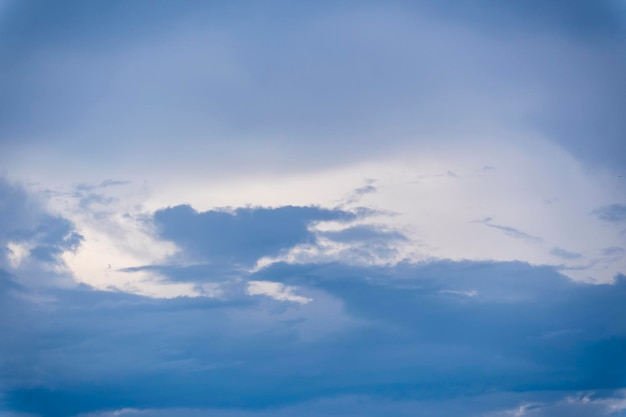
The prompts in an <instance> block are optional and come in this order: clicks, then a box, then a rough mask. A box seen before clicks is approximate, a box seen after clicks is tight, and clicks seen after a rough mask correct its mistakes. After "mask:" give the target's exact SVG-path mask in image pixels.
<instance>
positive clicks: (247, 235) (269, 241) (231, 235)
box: [154, 206, 356, 265]
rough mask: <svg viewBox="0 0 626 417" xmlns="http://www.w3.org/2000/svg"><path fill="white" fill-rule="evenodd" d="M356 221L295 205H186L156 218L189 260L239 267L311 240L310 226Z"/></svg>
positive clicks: (165, 235) (342, 214)
mask: <svg viewBox="0 0 626 417" xmlns="http://www.w3.org/2000/svg"><path fill="white" fill-rule="evenodd" d="M355 218H356V215H355V214H353V213H350V212H346V211H341V210H337V209H335V210H329V209H322V208H319V207H295V206H285V207H278V208H275V209H271V208H238V209H235V210H233V211H232V212H228V211H225V210H224V211H219V210H209V211H205V212H197V211H195V210H194V209H193V208H191V207H190V206H176V207H170V208H166V209H162V210H159V211H157V212H156V213H155V214H154V222H155V224H156V225H157V228H158V230H159V233H160V236H161V237H162V238H163V239H167V240H171V241H173V242H174V243H176V244H177V245H180V246H182V247H184V248H185V250H186V253H187V254H188V255H189V256H192V257H198V258H199V259H206V260H210V261H212V262H216V263H231V264H242V265H252V264H254V262H255V261H257V260H258V259H259V258H261V257H263V256H276V255H278V254H279V253H280V252H281V251H285V250H287V249H290V248H291V247H293V246H295V245H297V244H300V243H306V242H313V241H314V240H315V235H314V233H313V232H312V231H310V230H309V226H310V225H311V224H312V223H313V222H319V221H332V220H334V221H348V220H353V219H355Z"/></svg>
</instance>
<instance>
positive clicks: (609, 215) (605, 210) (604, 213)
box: [593, 204, 626, 223]
mask: <svg viewBox="0 0 626 417" xmlns="http://www.w3.org/2000/svg"><path fill="white" fill-rule="evenodd" d="M593 214H595V215H596V217H597V218H599V219H600V220H604V221H605V222H609V223H621V222H623V221H626V206H625V205H623V204H611V205H609V206H604V207H600V208H598V209H596V210H594V211H593Z"/></svg>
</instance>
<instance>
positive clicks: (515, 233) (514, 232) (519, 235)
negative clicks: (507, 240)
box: [478, 217, 543, 243]
mask: <svg viewBox="0 0 626 417" xmlns="http://www.w3.org/2000/svg"><path fill="white" fill-rule="evenodd" d="M478 223H482V224H484V225H485V226H487V227H491V228H494V229H497V230H501V231H502V232H504V234H506V235H507V236H510V237H512V238H515V239H521V240H525V241H527V242H530V243H541V242H543V239H542V238H540V237H538V236H533V235H529V234H528V233H525V232H522V231H521V230H518V229H516V228H514V227H510V226H502V225H499V224H493V223H491V217H487V218H486V219H484V220H482V221H479V222H478Z"/></svg>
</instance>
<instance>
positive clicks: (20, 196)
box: [0, 177, 83, 279]
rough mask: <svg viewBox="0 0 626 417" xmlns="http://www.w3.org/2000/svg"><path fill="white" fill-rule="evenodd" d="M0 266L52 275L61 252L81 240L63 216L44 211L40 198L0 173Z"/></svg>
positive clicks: (59, 264) (76, 247) (74, 248)
mask: <svg viewBox="0 0 626 417" xmlns="http://www.w3.org/2000/svg"><path fill="white" fill-rule="evenodd" d="M0 199H1V200H2V201H3V204H1V205H0V268H5V269H8V270H11V271H13V272H18V271H22V272H26V271H28V275H37V276H39V275H41V273H44V271H46V272H48V273H50V275H55V274H54V271H55V268H57V267H61V268H63V266H64V262H63V260H62V257H61V256H62V255H63V254H64V253H66V252H73V251H76V250H77V249H78V247H79V246H80V245H81V243H82V242H83V236H81V235H80V234H79V233H77V232H76V231H75V229H74V225H73V224H72V223H71V222H70V221H69V220H67V219H65V218H63V217H60V216H57V215H52V214H50V213H48V212H47V210H46V209H45V207H44V205H43V202H42V201H40V200H39V199H37V197H35V196H32V195H30V194H29V193H28V192H27V191H26V190H24V189H23V188H22V187H21V186H19V185H17V184H12V183H10V182H8V181H7V180H6V179H4V178H1V177H0ZM44 279H45V278H44Z"/></svg>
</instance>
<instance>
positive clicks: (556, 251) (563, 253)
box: [550, 247, 582, 260]
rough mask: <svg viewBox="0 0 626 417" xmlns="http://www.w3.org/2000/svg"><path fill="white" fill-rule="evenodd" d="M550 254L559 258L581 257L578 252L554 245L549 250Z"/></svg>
mask: <svg viewBox="0 0 626 417" xmlns="http://www.w3.org/2000/svg"><path fill="white" fill-rule="evenodd" d="M550 254H552V255H554V256H557V257H559V258H561V259H566V260H571V259H579V258H580V257H582V255H581V254H580V253H576V252H570V251H568V250H566V249H563V248H559V247H554V248H552V249H551V250H550Z"/></svg>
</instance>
